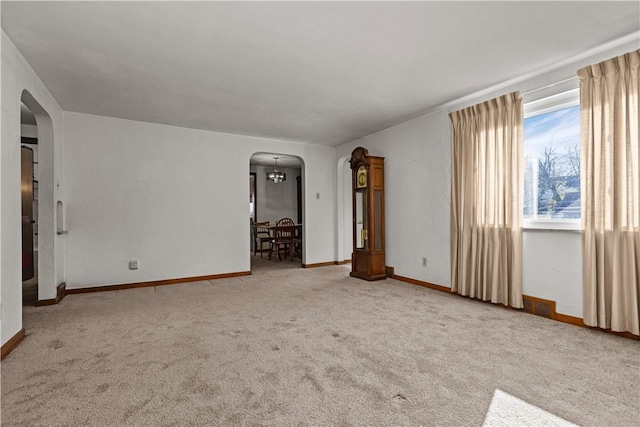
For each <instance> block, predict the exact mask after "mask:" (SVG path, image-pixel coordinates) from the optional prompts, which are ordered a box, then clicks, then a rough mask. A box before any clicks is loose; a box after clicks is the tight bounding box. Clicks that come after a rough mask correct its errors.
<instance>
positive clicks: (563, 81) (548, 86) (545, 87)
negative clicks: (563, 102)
mask: <svg viewBox="0 0 640 427" xmlns="http://www.w3.org/2000/svg"><path fill="white" fill-rule="evenodd" d="M577 79H578V76H574V77H569V78H568V79H564V80H560V81H559V82H555V83H551V84H550V85H546V86H543V87H539V88H537V89H532V90H530V91H528V92H524V93H523V94H522V95H523V96H524V95H529V94H530V93H534V92H538V91H541V90H544V89H548V88H550V87H553V86H557V85H559V84H562V83H566V82H570V81H572V80H577Z"/></svg>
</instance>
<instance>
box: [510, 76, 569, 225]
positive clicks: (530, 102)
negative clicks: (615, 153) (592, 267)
mask: <svg viewBox="0 0 640 427" xmlns="http://www.w3.org/2000/svg"><path fill="white" fill-rule="evenodd" d="M577 85H578V82H577V80H576V81H575V84H571V85H570V86H574V87H572V88H569V89H568V90H567V88H566V85H564V86H565V87H563V88H562V90H556V91H554V92H551V93H549V92H547V93H546V94H538V96H535V95H536V91H534V92H531V96H527V95H528V94H525V95H524V99H523V101H524V102H523V114H524V120H526V119H528V118H531V117H535V116H540V115H542V114H547V113H551V112H554V111H557V110H562V109H564V108H569V107H575V106H576V105H580V88H579V87H575V86H577ZM523 133H524V127H523ZM523 138H524V137H523ZM523 142H524V144H526V143H527V142H526V141H523ZM523 155H524V153H523ZM523 185H524V176H523ZM536 188H537V185H536ZM580 205H581V206H582V196H581V198H580ZM520 209H521V212H522V215H523V218H522V227H523V229H524V230H554V231H580V230H581V227H582V219H549V218H524V205H523V206H521V207H520ZM534 211H536V212H537V208H536V209H534Z"/></svg>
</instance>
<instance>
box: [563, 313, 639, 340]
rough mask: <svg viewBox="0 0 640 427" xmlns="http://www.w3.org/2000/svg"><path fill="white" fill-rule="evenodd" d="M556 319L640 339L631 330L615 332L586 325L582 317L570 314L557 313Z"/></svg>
mask: <svg viewBox="0 0 640 427" xmlns="http://www.w3.org/2000/svg"><path fill="white" fill-rule="evenodd" d="M555 320H557V321H559V322H562V323H568V324H570V325H575V326H580V327H581V328H587V329H593V330H596V331H601V332H606V333H608V334H612V335H617V336H619V337H624V338H629V339H632V340H636V341H640V335H634V334H632V333H631V332H615V331H612V330H611V329H603V328H598V327H597V326H589V325H585V323H584V321H583V320H582V319H581V318H579V317H574V316H569V315H568V314H561V313H556V318H555Z"/></svg>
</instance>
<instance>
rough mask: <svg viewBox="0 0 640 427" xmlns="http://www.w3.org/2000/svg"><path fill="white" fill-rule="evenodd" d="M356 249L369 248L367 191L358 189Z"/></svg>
mask: <svg viewBox="0 0 640 427" xmlns="http://www.w3.org/2000/svg"><path fill="white" fill-rule="evenodd" d="M355 213H356V216H355V220H356V236H355V237H356V239H355V240H356V249H363V250H366V249H367V238H368V236H367V229H368V226H367V216H368V215H367V192H366V191H362V190H359V191H356V212H355Z"/></svg>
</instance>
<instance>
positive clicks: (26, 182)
mask: <svg viewBox="0 0 640 427" xmlns="http://www.w3.org/2000/svg"><path fill="white" fill-rule="evenodd" d="M39 179H40V176H39V168H38V125H37V122H36V118H35V116H34V114H33V112H32V111H31V110H30V109H29V107H27V106H26V105H25V104H24V103H21V104H20V198H21V217H22V220H21V227H22V305H23V306H34V305H36V303H37V301H38V190H39V187H38V185H39Z"/></svg>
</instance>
